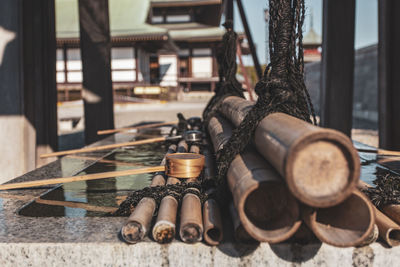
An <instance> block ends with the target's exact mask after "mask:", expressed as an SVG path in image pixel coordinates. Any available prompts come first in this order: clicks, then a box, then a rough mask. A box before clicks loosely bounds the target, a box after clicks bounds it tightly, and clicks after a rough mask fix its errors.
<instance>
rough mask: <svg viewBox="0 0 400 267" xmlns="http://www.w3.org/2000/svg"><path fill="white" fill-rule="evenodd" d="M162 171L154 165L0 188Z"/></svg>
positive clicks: (26, 186) (0, 188)
mask: <svg viewBox="0 0 400 267" xmlns="http://www.w3.org/2000/svg"><path fill="white" fill-rule="evenodd" d="M160 171H165V166H154V167H147V168H140V169H132V170H123V171H112V172H101V173H94V174H85V175H79V176H72V177H62V178H52V179H44V180H38V181H29V182H21V183H13V184H4V185H0V190H8V189H17V188H28V187H36V186H44V185H53V184H62V183H71V182H78V181H89V180H99V179H105V178H112V177H117V176H126V175H134V174H142V173H151V172H160Z"/></svg>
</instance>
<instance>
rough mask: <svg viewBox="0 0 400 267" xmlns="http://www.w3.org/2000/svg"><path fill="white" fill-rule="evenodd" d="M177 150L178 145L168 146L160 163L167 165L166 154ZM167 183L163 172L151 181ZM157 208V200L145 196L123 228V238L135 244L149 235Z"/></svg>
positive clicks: (157, 183)
mask: <svg viewBox="0 0 400 267" xmlns="http://www.w3.org/2000/svg"><path fill="white" fill-rule="evenodd" d="M175 151H176V145H171V146H169V148H168V151H167V153H166V155H165V156H164V158H163V160H162V161H161V164H160V165H165V162H166V156H167V155H168V154H171V153H174V152H175ZM161 185H165V178H164V176H163V175H162V174H156V175H155V176H154V177H153V179H152V182H151V185H150V186H152V187H154V186H161ZM155 209H156V201H155V200H154V199H153V198H149V197H145V198H143V199H141V200H140V201H139V203H138V204H137V206H136V207H135V210H134V211H133V212H132V213H131V215H130V216H129V218H128V220H127V222H126V223H125V225H124V226H123V227H122V228H121V236H122V238H123V239H124V240H125V241H126V242H127V243H130V244H135V243H137V242H138V241H140V240H143V238H144V237H145V236H146V235H147V233H148V231H149V229H150V224H151V220H152V218H153V214H154V212H155Z"/></svg>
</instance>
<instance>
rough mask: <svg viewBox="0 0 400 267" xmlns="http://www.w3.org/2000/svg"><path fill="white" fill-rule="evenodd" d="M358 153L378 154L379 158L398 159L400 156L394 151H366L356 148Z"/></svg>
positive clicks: (398, 152) (378, 149)
mask: <svg viewBox="0 0 400 267" xmlns="http://www.w3.org/2000/svg"><path fill="white" fill-rule="evenodd" d="M357 150H358V152H365V153H375V154H378V155H379V156H388V157H398V156H400V151H394V150H385V149H380V148H376V149H374V148H371V149H366V148H357Z"/></svg>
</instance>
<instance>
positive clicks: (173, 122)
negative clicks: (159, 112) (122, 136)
mask: <svg viewBox="0 0 400 267" xmlns="http://www.w3.org/2000/svg"><path fill="white" fill-rule="evenodd" d="M173 124H178V122H177V121H168V122H161V123H152V124H146V125H140V126H133V127H123V128H117V129H109V130H101V131H97V134H98V135H103V134H112V133H118V132H127V131H130V130H140V129H147V128H156V127H161V126H167V125H173Z"/></svg>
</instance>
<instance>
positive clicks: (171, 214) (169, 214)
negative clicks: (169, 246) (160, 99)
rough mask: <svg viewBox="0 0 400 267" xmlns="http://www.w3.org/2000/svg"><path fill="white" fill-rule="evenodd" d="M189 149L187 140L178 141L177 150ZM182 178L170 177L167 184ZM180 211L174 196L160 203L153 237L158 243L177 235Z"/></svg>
mask: <svg viewBox="0 0 400 267" xmlns="http://www.w3.org/2000/svg"><path fill="white" fill-rule="evenodd" d="M187 150H188V144H187V143H186V141H185V140H181V141H180V142H179V143H178V148H177V152H179V153H185V152H186V151H187ZM178 183H180V180H179V179H177V178H175V177H169V178H168V180H167V184H178ZM177 213H178V201H177V200H176V199H175V198H174V197H173V196H165V197H164V198H163V199H162V200H161V203H160V208H159V209H158V215H157V219H156V222H155V224H154V227H153V231H152V234H153V238H154V240H155V241H157V242H158V243H169V242H171V241H172V240H173V239H174V237H175V229H176V215H177Z"/></svg>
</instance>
